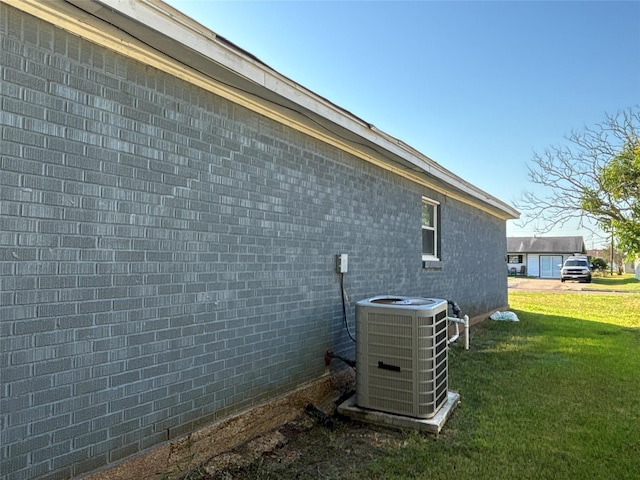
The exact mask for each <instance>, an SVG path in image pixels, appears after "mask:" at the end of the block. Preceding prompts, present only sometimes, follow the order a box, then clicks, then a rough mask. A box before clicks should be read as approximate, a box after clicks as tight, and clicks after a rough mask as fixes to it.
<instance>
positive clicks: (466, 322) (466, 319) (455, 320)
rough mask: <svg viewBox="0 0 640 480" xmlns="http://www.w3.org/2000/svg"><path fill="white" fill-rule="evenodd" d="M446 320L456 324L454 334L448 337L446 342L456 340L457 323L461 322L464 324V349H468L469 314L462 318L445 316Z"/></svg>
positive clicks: (458, 329) (458, 332)
mask: <svg viewBox="0 0 640 480" xmlns="http://www.w3.org/2000/svg"><path fill="white" fill-rule="evenodd" d="M447 320H448V321H450V322H453V323H455V325H456V334H455V335H453V336H452V337H451V338H449V340H447V344H449V343H453V342H455V341H456V340H458V337H460V327H459V326H458V324H459V323H462V324H463V325H464V349H465V350H469V316H468V315H465V316H464V317H462V318H456V317H447Z"/></svg>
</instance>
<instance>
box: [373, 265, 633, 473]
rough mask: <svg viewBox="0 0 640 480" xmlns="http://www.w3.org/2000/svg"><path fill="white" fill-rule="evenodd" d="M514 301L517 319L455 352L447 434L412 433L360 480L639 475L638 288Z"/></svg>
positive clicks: (479, 333)
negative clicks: (454, 404) (454, 397)
mask: <svg viewBox="0 0 640 480" xmlns="http://www.w3.org/2000/svg"><path fill="white" fill-rule="evenodd" d="M600 280H603V281H606V280H616V277H610V278H605V279H600V278H599V279H597V280H596V279H594V284H599V283H600V282H599V281H600ZM625 285H633V282H629V283H626V284H625ZM604 286H607V284H606V283H605V284H604ZM609 286H611V285H609ZM618 286H619V285H616V287H618ZM509 295H510V296H509V301H510V304H511V306H512V308H513V310H514V311H515V312H516V314H517V315H518V317H519V319H520V322H518V323H514V322H493V321H490V320H487V321H486V322H484V323H483V324H481V325H480V326H477V327H474V328H473V329H472V338H471V350H470V351H464V350H463V349H461V348H460V347H459V346H455V347H453V348H452V349H451V353H450V358H449V365H450V387H451V388H452V389H453V390H457V391H459V392H460V395H461V403H460V405H459V406H458V408H457V409H456V410H455V411H454V413H453V415H452V417H451V418H450V419H449V421H448V422H447V424H446V425H445V427H444V429H443V431H442V433H441V434H440V436H439V437H438V438H434V437H432V436H425V435H420V434H415V433H414V434H409V435H408V437H407V441H406V442H405V445H404V446H403V447H401V448H396V449H389V450H388V451H387V455H384V456H382V457H381V458H379V459H377V460H376V461H374V463H372V464H370V465H369V466H368V467H367V472H364V474H363V476H362V478H371V479H425V480H426V479H429V480H435V479H509V480H512V479H527V480H531V479H554V480H561V479H567V480H569V479H570V480H575V479H590V480H593V479H632V478H633V479H637V478H640V293H621V294H617V295H611V294H599V293H538V292H520V291H513V292H510V294H509Z"/></svg>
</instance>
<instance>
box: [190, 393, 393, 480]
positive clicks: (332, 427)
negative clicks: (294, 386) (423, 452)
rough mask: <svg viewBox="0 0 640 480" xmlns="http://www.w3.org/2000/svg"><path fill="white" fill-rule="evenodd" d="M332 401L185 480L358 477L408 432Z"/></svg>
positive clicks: (216, 461) (272, 479)
mask: <svg viewBox="0 0 640 480" xmlns="http://www.w3.org/2000/svg"><path fill="white" fill-rule="evenodd" d="M338 403H339V402H336V403H335V404H334V403H333V402H332V404H330V405H323V406H320V407H318V408H319V409H320V410H321V411H322V412H323V413H324V414H326V415H327V417H322V415H321V414H320V415H318V414H317V412H316V413H314V412H309V411H306V412H305V413H303V414H302V415H301V416H300V417H298V418H296V419H295V420H293V421H291V422H288V423H286V424H285V425H283V426H282V427H280V428H277V429H275V430H273V431H271V432H269V433H267V434H265V435H262V436H260V437H257V438H255V439H253V440H251V441H249V442H247V443H246V444H244V445H241V446H240V447H238V448H236V449H235V450H233V451H231V452H228V453H225V454H222V455H219V456H217V457H215V458H213V459H211V460H210V461H208V462H207V463H206V464H205V465H203V466H201V467H200V468H199V469H198V470H197V472H191V473H190V474H189V475H188V476H184V477H183V478H184V479H185V480H241V479H242V480H247V479H252V480H281V479H298V480H305V479H318V478H322V479H336V480H337V479H341V480H347V479H353V480H355V479H358V480H360V479H361V478H362V466H363V464H366V463H370V462H371V461H373V460H374V459H376V458H378V457H380V456H381V455H382V454H383V453H384V452H386V451H387V449H390V448H397V447H399V446H402V445H403V444H404V443H405V440H406V433H403V432H402V431H399V430H393V429H390V428H384V427H377V426H373V425H369V424H362V423H359V422H356V421H352V420H350V419H347V418H343V417H340V416H336V415H335V407H336V406H337V404H338Z"/></svg>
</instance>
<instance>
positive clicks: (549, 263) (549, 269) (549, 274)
mask: <svg viewBox="0 0 640 480" xmlns="http://www.w3.org/2000/svg"><path fill="white" fill-rule="evenodd" d="M561 266H562V255H540V278H560V267H561Z"/></svg>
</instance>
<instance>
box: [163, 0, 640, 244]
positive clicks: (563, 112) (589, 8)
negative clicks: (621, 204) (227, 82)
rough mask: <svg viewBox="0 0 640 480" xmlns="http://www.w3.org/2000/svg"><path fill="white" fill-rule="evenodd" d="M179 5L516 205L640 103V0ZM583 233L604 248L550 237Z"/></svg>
mask: <svg viewBox="0 0 640 480" xmlns="http://www.w3.org/2000/svg"><path fill="white" fill-rule="evenodd" d="M169 3H170V4H172V5H173V6H175V7H176V8H178V9H179V10H181V11H182V12H183V13H185V14H186V15H188V16H190V17H191V18H193V19H195V20H197V21H198V22H200V23H202V24H203V25H205V26H207V27H208V28H210V29H211V30H213V31H214V32H216V33H217V34H219V35H222V36H223V37H225V38H227V39H228V40H229V41H231V42H233V43H235V44H236V45H238V46H239V47H241V48H243V49H245V50H247V51H248V52H250V53H252V54H253V55H255V56H257V57H258V58H259V59H260V60H262V61H263V62H265V63H266V64H268V65H269V66H270V67H272V68H273V69H275V70H277V71H278V72H280V73H281V74H283V75H285V76H287V77H289V78H291V79H292V80H294V81H295V82H297V83H299V84H301V85H303V86H304V87H306V88H308V89H310V90H312V91H313V92H315V93H317V94H319V95H322V96H323V97H326V98H327V99H329V100H330V101H332V102H333V103H335V104H337V105H339V106H340V107H342V108H345V109H347V110H349V111H350V112H352V113H353V114H354V115H357V116H359V117H361V118H363V119H364V120H366V121H368V122H369V123H372V124H374V125H375V126H376V127H377V128H379V129H381V130H383V131H385V132H386V133H388V134H390V135H393V136H395V137H397V138H399V139H401V140H402V141H404V142H405V143H407V144H409V145H411V146H412V147H414V148H416V149H418V150H419V151H421V152H422V153H424V154H425V155H427V156H429V157H430V158H432V159H433V160H435V161H436V162H438V163H440V164H441V165H442V166H444V167H445V168H447V169H449V170H450V171H452V172H454V173H455V174H457V175H459V176H461V177H462V178H464V179H465V180H467V181H469V182H471V183H473V184H475V185H476V186H478V187H479V188H481V189H483V190H485V191H486V192H488V193H490V194H492V195H493V196H495V197H498V198H499V199H501V200H503V201H505V202H507V203H509V204H513V202H514V201H515V200H517V199H519V198H520V196H521V194H522V191H523V189H525V188H528V187H533V186H532V185H531V184H530V183H529V182H528V179H527V167H526V163H527V162H529V161H530V160H531V158H532V156H533V152H534V151H537V152H543V151H544V149H545V148H546V147H548V146H550V145H559V144H562V143H564V142H565V136H566V135H568V134H569V133H570V132H571V130H575V129H581V128H583V127H584V126H593V125H595V124H596V123H597V122H600V121H602V120H603V119H604V116H605V113H616V112H617V111H619V110H624V109H627V108H629V107H632V106H635V105H638V104H640V1H623V2H614V1H599V2H597V1H581V2H580V1H570V2H559V1H535V2H525V1H502V2H498V1H495V2H488V1H473V2H471V1H447V2H444V1H440V2H436V1H414V2H401V1H386V2H384V1H287V2H285V1H207V0H170V1H169ZM534 233H535V232H534V231H533V230H532V229H531V228H526V229H521V228H518V227H517V225H516V224H515V222H513V221H509V222H508V224H507V234H508V235H533V234H534ZM575 234H578V235H583V236H584V237H585V241H586V242H587V247H588V248H591V247H592V246H596V247H597V246H598V245H599V244H600V243H601V242H600V240H599V239H598V238H597V237H593V235H592V234H591V233H590V232H588V231H586V230H576V229H575V226H568V227H565V228H564V229H557V230H554V231H552V232H551V233H549V234H547V235H575Z"/></svg>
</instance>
